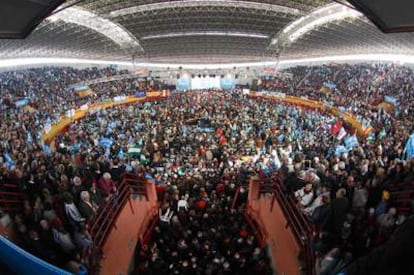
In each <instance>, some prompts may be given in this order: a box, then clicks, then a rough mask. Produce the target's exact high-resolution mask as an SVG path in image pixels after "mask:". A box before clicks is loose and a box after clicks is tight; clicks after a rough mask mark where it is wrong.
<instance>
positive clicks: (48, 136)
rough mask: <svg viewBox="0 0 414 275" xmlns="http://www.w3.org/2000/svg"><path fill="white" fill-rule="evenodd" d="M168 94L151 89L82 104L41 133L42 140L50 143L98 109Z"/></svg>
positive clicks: (167, 94)
mask: <svg viewBox="0 0 414 275" xmlns="http://www.w3.org/2000/svg"><path fill="white" fill-rule="evenodd" d="M169 95H170V93H169V91H152V92H147V93H146V95H145V96H142V97H136V96H123V97H122V96H118V97H115V98H113V99H110V100H106V101H104V102H98V103H94V104H91V105H87V104H85V105H82V106H81V107H80V108H79V109H77V110H70V111H68V112H67V114H65V115H63V116H61V117H60V119H59V123H57V124H54V125H52V126H51V128H50V129H49V131H47V133H45V134H44V135H43V141H44V142H46V143H50V142H51V141H52V140H53V139H54V138H55V136H56V135H57V134H59V133H60V132H62V131H63V130H64V129H65V128H66V127H67V126H69V125H70V124H71V123H72V122H74V121H76V120H79V119H81V118H83V117H85V116H86V115H88V114H92V113H96V112H98V111H100V110H103V109H107V108H112V107H115V106H118V105H123V104H131V103H136V102H146V101H154V100H160V99H166V98H168V97H169Z"/></svg>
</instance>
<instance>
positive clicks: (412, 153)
mask: <svg viewBox="0 0 414 275" xmlns="http://www.w3.org/2000/svg"><path fill="white" fill-rule="evenodd" d="M411 133H412V134H411V135H410V137H409V138H408V140H407V143H406V144H405V148H404V152H403V158H404V159H405V160H410V159H412V158H414V126H413V127H412V129H411Z"/></svg>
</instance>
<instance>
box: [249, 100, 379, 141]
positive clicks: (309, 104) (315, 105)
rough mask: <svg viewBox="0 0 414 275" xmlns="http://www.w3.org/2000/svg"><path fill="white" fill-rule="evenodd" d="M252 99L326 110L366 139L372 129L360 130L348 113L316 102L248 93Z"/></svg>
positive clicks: (356, 121)
mask: <svg viewBox="0 0 414 275" xmlns="http://www.w3.org/2000/svg"><path fill="white" fill-rule="evenodd" d="M249 96H250V97H252V98H264V99H268V100H276V101H281V102H285V103H290V104H295V105H298V106H300V107H305V108H311V109H317V110H322V111H323V110H327V111H328V112H330V113H331V114H332V115H334V116H336V117H341V118H342V119H343V120H344V121H345V122H346V123H349V124H350V125H351V126H352V127H354V128H355V129H356V130H357V133H358V135H360V136H362V137H366V136H367V135H368V134H369V133H370V132H371V131H372V130H373V129H372V127H368V128H366V129H363V128H362V123H361V122H360V121H358V120H357V119H356V117H355V116H354V115H352V114H350V113H341V112H340V111H339V109H338V108H336V107H331V106H326V105H325V104H324V103H322V102H320V101H316V100H311V99H307V98H301V97H296V96H288V95H284V96H282V95H281V94H275V95H264V94H261V93H257V92H250V94H249Z"/></svg>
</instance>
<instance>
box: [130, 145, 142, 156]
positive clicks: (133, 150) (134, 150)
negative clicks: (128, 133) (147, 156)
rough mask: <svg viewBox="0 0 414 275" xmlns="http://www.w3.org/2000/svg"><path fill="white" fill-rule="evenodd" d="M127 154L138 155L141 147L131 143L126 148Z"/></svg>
mask: <svg viewBox="0 0 414 275" xmlns="http://www.w3.org/2000/svg"><path fill="white" fill-rule="evenodd" d="M128 155H129V156H131V157H139V156H140V155H141V148H140V147H139V146H138V145H136V144H133V145H131V146H130V147H129V148H128Z"/></svg>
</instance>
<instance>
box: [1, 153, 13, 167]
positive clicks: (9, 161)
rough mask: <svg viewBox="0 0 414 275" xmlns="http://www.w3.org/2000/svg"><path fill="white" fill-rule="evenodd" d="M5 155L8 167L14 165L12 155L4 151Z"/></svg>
mask: <svg viewBox="0 0 414 275" xmlns="http://www.w3.org/2000/svg"><path fill="white" fill-rule="evenodd" d="M3 157H4V160H5V161H6V164H7V166H8V167H12V166H14V161H13V160H12V158H11V157H10V155H9V154H8V153H4V154H3Z"/></svg>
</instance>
